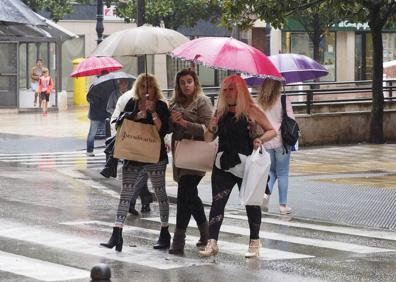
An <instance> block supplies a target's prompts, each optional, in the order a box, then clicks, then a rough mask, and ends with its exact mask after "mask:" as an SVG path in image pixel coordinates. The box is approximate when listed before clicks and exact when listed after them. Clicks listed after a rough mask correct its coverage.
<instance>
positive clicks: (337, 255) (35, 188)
mask: <svg viewBox="0 0 396 282" xmlns="http://www.w3.org/2000/svg"><path fill="white" fill-rule="evenodd" d="M66 155H68V156H69V158H66V161H70V159H71V160H74V161H75V162H76V161H79V162H82V161H81V160H84V159H85V161H86V162H85V165H86V166H88V167H89V168H90V169H94V168H96V167H98V166H99V164H95V163H92V162H93V161H94V160H95V159H94V160H92V159H88V160H87V159H86V158H84V157H83V156H82V155H76V156H74V157H72V156H71V155H72V154H66ZM15 157H21V159H22V160H24V158H23V156H21V155H17V156H15ZM58 158H60V157H59V156H58ZM100 158H101V157H100V156H97V157H96V159H97V161H98V162H100ZM49 159H51V157H49ZM24 162H25V161H24ZM17 163H18V165H17ZM17 163H8V162H0V165H1V167H0V168H1V169H0V179H1V181H0V205H1V207H2V208H1V218H0V224H1V226H2V228H1V231H0V280H1V281H37V280H38V281H89V271H90V269H91V268H92V267H93V266H94V265H95V264H97V263H99V262H104V263H107V264H108V265H109V266H110V267H111V270H112V278H113V279H112V281H213V280H217V281H243V280H246V281H281V280H284V281H394V275H393V273H394V269H395V267H396V260H395V258H396V234H395V233H394V232H390V231H386V230H383V229H368V228H362V227H359V228H357V227H352V226H342V225H337V224H330V223H326V222H320V221H314V220H302V219H298V218H293V217H291V216H290V217H287V216H283V217H282V216H278V215H276V214H264V218H263V224H262V228H261V233H260V237H261V238H262V241H263V249H262V254H261V257H260V258H259V259H250V260H246V259H245V258H244V257H243V255H244V253H245V251H246V250H247V242H248V239H249V238H248V234H249V233H248V223H247V219H246V216H245V212H244V211H243V210H242V209H239V208H237V206H232V208H231V209H228V210H227V212H226V215H225V220H224V223H223V226H222V232H221V234H220V242H219V247H220V254H219V256H218V257H217V258H216V262H215V263H214V262H213V261H212V260H211V259H202V258H200V257H199V256H198V254H197V250H196V248H195V242H196V240H197V239H198V236H199V233H198V230H197V228H196V227H195V223H194V222H191V228H189V229H188V237H187V245H186V255H185V256H184V257H175V256H171V255H169V254H167V252H165V251H155V250H153V249H152V245H153V244H154V243H155V241H156V240H157V238H158V234H159V216H158V206H157V205H156V204H153V205H152V207H153V210H152V211H151V212H150V213H148V214H144V215H141V216H139V217H134V216H129V217H128V221H127V226H126V227H125V229H124V242H125V243H124V249H123V252H122V253H116V252H115V251H114V250H108V249H104V248H100V247H99V246H98V243H99V242H103V241H106V240H107V239H108V237H109V236H110V234H111V229H112V223H113V220H114V214H115V208H116V205H117V203H118V188H117V187H118V185H117V184H118V182H117V180H104V181H97V179H91V178H90V177H89V176H87V174H86V173H84V170H80V169H76V167H75V163H73V162H71V163H72V164H73V165H65V163H58V165H59V166H56V165H52V166H50V167H48V166H40V165H34V164H32V163H27V164H22V165H21V164H20V163H19V162H17ZM53 163H55V164H56V162H53ZM77 167H78V166H77ZM106 181H107V182H106ZM109 181H112V182H113V183H112V185H109V183H108V182H109ZM138 208H139V205H138ZM175 212H176V211H175V205H174V204H171V217H170V223H171V228H170V230H173V229H174V223H175ZM208 212H209V211H208V209H206V213H207V214H208Z"/></svg>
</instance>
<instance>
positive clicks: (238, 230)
mask: <svg viewBox="0 0 396 282" xmlns="http://www.w3.org/2000/svg"><path fill="white" fill-rule="evenodd" d="M142 220H147V221H153V222H159V219H158V218H142ZM169 223H171V224H176V218H175V217H170V218H169ZM192 227H194V226H193V225H192ZM221 231H222V232H226V233H231V234H237V235H243V236H249V235H250V231H249V229H248V228H242V227H237V226H231V225H225V224H223V225H222V226H221ZM260 238H262V239H269V240H275V241H284V242H289V243H294V244H300V245H308V246H314V247H320V248H326V249H333V250H338V251H344V252H353V253H360V254H370V253H380V252H393V251H396V250H391V249H383V248H376V247H369V246H362V245H357V244H352V243H343V242H339V241H333V240H326V241H325V240H321V239H311V238H305V237H299V236H292V235H287V234H282V233H275V232H265V231H260Z"/></svg>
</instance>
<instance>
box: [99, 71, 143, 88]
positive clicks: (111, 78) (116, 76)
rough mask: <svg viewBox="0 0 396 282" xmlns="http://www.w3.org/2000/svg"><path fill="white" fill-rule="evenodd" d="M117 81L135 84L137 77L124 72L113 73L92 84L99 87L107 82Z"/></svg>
mask: <svg viewBox="0 0 396 282" xmlns="http://www.w3.org/2000/svg"><path fill="white" fill-rule="evenodd" d="M117 79H127V80H128V81H131V82H133V81H135V80H136V77H135V76H133V75H132V74H129V73H126V72H123V71H116V72H111V73H108V74H105V75H102V76H101V77H98V78H97V79H95V81H94V82H92V86H97V85H99V84H102V83H105V82H107V81H115V80H117Z"/></svg>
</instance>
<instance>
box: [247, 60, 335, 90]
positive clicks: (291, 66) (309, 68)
mask: <svg viewBox="0 0 396 282" xmlns="http://www.w3.org/2000/svg"><path fill="white" fill-rule="evenodd" d="M269 59H270V60H271V62H272V63H273V64H274V65H275V67H276V68H277V69H278V70H279V72H280V73H281V74H282V76H283V77H284V78H285V82H286V84H289V83H295V82H302V81H306V80H310V79H314V78H318V77H321V76H325V75H327V74H328V73H329V72H328V71H327V69H326V68H325V67H324V66H322V65H321V64H319V63H318V62H316V61H314V60H313V59H311V58H309V57H307V56H304V55H300V54H277V55H272V56H269ZM245 80H246V82H247V84H248V85H251V86H258V85H261V84H262V82H263V80H260V79H257V78H255V77H249V78H247V79H245Z"/></svg>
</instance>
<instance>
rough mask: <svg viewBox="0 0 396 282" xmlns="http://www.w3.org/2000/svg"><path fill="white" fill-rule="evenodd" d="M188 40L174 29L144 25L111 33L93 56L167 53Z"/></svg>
mask: <svg viewBox="0 0 396 282" xmlns="http://www.w3.org/2000/svg"><path fill="white" fill-rule="evenodd" d="M187 41H189V39H188V38H187V37H185V36H184V35H183V34H181V33H179V32H177V31H174V30H172V29H167V28H161V27H152V26H146V25H143V26H140V27H136V28H131V29H126V30H121V31H118V32H115V33H113V34H111V35H110V36H108V37H106V39H104V40H103V41H102V42H101V43H100V44H99V45H98V46H97V47H96V49H95V50H94V51H93V52H92V53H91V56H110V57H114V56H140V55H156V54H166V53H169V52H170V51H172V50H173V49H175V48H176V47H178V46H179V45H181V44H183V43H185V42H187Z"/></svg>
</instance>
